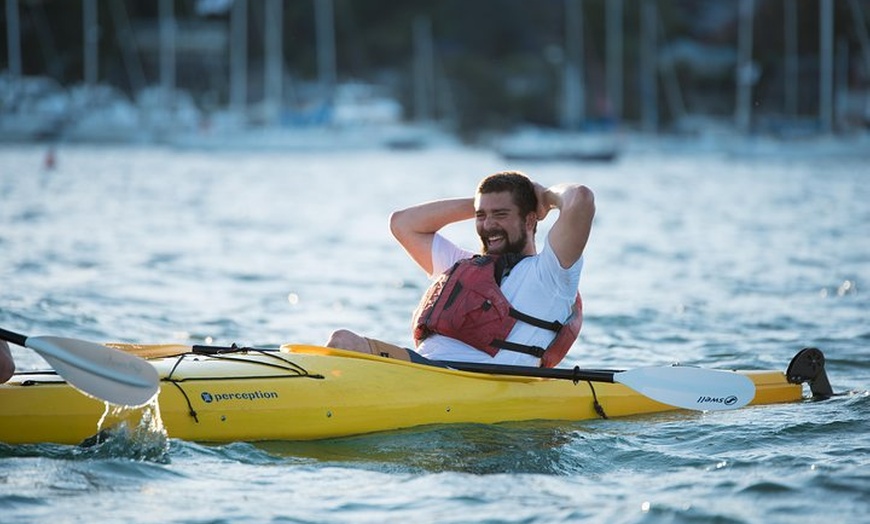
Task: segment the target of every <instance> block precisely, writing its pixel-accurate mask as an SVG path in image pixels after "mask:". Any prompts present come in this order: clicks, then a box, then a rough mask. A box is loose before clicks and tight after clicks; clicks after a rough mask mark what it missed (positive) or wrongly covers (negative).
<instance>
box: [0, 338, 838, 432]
mask: <svg viewBox="0 0 870 524" xmlns="http://www.w3.org/2000/svg"><path fill="white" fill-rule="evenodd" d="M815 351H818V350H815ZM818 353H819V354H821V352H818ZM796 358H797V357H796ZM149 362H151V363H152V364H153V365H154V366H155V367H156V368H157V370H158V372H159V374H160V377H161V382H160V392H159V394H158V397H157V399H158V407H159V412H160V416H161V418H162V421H163V426H164V428H165V430H166V432H167V434H168V436H169V437H171V438H178V439H183V440H191V441H202V442H232V441H256V440H313V439H325V438H334V437H343V436H350V435H358V434H364V433H372V432H378V431H390V430H397V429H402V428H409V427H414V426H420V425H426V424H451V423H454V424H455V423H485V424H491V423H499V422H509V421H512V422H513V421H527V420H564V421H579V420H586V419H594V418H600V417H602V416H606V417H611V418H612V417H624V416H630V415H639V414H648V413H658V412H663V411H670V410H674V409H675V408H674V407H673V406H669V405H666V404H662V403H659V402H656V401H654V400H651V399H649V398H647V397H645V396H642V395H640V394H639V393H637V392H635V391H634V390H632V389H630V388H628V387H627V386H624V385H621V384H613V383H604V382H584V381H581V382H578V383H576V384H575V383H574V382H572V381H571V380H560V379H548V378H537V377H516V376H505V375H490V374H481V373H473V372H465V371H456V370H452V369H446V368H440V367H433V366H427V365H421V364H416V363H410V362H402V361H397V360H392V359H385V358H382V357H376V356H371V355H364V354H360V353H354V352H348V351H342V350H337V349H331V348H322V347H317V346H301V345H287V346H284V347H282V348H281V350H280V351H276V350H272V351H262V350H252V351H237V352H232V353H228V354H218V355H201V354H194V353H185V354H182V355H178V356H173V357H164V358H156V359H153V360H149ZM794 362H795V361H793V362H792V366H790V368H789V371H788V372H787V373H783V372H782V371H737V373H740V374H743V375H745V376H747V377H748V378H749V379H751V380H752V382H753V383H754V384H755V386H756V394H755V397H754V399H753V400H752V402H751V404H774V403H784V402H794V401H798V400H801V399H802V398H804V393H803V386H802V385H801V383H800V382H806V381H809V380H813V379H815V378H816V377H815V376H812V377H810V376H807V372H804V371H805V370H798V371H801V372H800V373H798V372H797V371H793V370H792V368H793V367H794ZM811 371H814V369H811ZM823 372H824V371H823V367H822V374H823ZM825 380H827V379H826V377H825ZM813 393H814V394H815V393H816V392H815V391H813ZM0 399H2V400H0V442H6V443H9V444H22V443H36V442H56V443H63V444H78V443H80V442H82V441H83V440H85V439H87V438H88V437H91V436H92V435H94V434H96V433H98V432H99V430H101V429H106V426H107V425H109V424H111V423H112V422H114V421H115V419H117V420H129V421H130V422H132V423H134V424H135V423H137V421H138V419H139V418H141V417H142V413H143V410H145V409H153V408H149V407H145V408H136V409H127V410H124V411H123V412H122V413H121V414H116V415H114V417H110V419H109V420H108V421H107V422H106V423H105V424H104V425H103V427H98V423H99V421H100V419H101V417H103V414H104V413H105V412H107V410H106V405H105V404H104V403H103V402H101V401H98V400H95V399H92V398H89V397H86V396H85V395H82V394H81V393H79V392H78V391H76V390H75V389H73V388H72V387H71V386H69V385H68V384H67V383H65V382H63V380H62V379H60V378H59V377H58V376H57V375H55V374H51V373H48V372H46V373H23V374H18V375H15V377H13V379H12V380H11V381H10V382H8V383H7V384H3V385H0Z"/></svg>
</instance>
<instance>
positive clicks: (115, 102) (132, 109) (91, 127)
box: [60, 84, 151, 144]
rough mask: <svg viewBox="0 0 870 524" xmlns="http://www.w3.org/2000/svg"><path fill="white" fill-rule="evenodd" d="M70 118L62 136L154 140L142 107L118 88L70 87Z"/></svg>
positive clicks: (114, 140)
mask: <svg viewBox="0 0 870 524" xmlns="http://www.w3.org/2000/svg"><path fill="white" fill-rule="evenodd" d="M67 93H68V96H69V98H68V107H67V110H66V114H67V117H66V121H65V122H64V126H63V129H62V130H61V134H60V139H61V140H63V141H65V142H72V143H91V144H93V143H97V144H108V143H115V144H130V143H146V142H148V141H150V138H151V136H150V133H148V131H147V129H145V128H144V127H143V126H142V121H141V118H140V114H139V110H138V109H137V108H136V106H135V105H134V104H133V103H132V102H131V101H130V100H129V99H128V98H127V97H126V96H125V95H124V94H123V93H121V92H120V91H119V90H118V89H116V88H114V87H112V86H108V85H104V84H95V85H85V84H81V85H77V86H74V87H72V88H71V89H69V90H68V91H67Z"/></svg>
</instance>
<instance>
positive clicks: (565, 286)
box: [327, 171, 595, 367]
mask: <svg viewBox="0 0 870 524" xmlns="http://www.w3.org/2000/svg"><path fill="white" fill-rule="evenodd" d="M554 209H556V210H558V211H559V217H558V218H557V219H556V221H555V223H554V224H553V227H552V228H551V229H550V231H549V232H548V233H547V236H546V239H545V241H544V246H543V249H541V252H540V253H538V250H537V247H536V245H535V232H536V230H537V224H538V222H539V221H541V220H544V219H545V218H546V217H547V215H548V214H549V213H550V211H552V210H554ZM594 215H595V199H594V196H593V194H592V191H591V190H589V188H587V187H585V186H583V185H579V184H559V185H556V186H552V187H549V188H545V187H544V186H542V185H541V184H538V183H536V182H533V181H532V180H530V179H529V178H528V177H526V176H525V175H524V174H522V173H519V172H514V171H509V172H501V173H496V174H494V175H490V176H488V177H486V178H485V179H484V180H483V181H482V182H481V183H480V185H479V186H478V189H477V193H476V194H475V196H474V198H470V197H469V198H454V199H445V200H437V201H432V202H426V203H423V204H419V205H416V206H412V207H409V208H407V209H403V210H400V211H396V212H394V213H393V214H392V216H391V217H390V230H391V231H392V233H393V235H394V236H395V237H396V239H397V240H398V241H399V243H400V244H401V245H402V247H403V248H404V249H405V251H406V252H407V253H408V255H410V256H411V258H412V259H413V260H414V261H415V262H416V263H417V264H418V265H419V266H420V267H421V268H422V269H423V270H424V271H425V272H426V273H427V274H428V275H429V276H430V277H433V278H435V281H434V283H433V284H432V286H431V287H430V288H429V290H428V291H427V293H426V295H424V297H423V300H422V301H421V303H420V306H419V307H418V308H417V311H416V312H415V314H414V322H413V326H414V342H415V344H416V351H412V350H408V349H404V348H400V347H398V346H394V345H392V344H387V343H385V342H382V341H379V340H374V339H369V338H366V337H362V336H360V335H357V334H355V333H353V332H351V331H348V330H338V331H336V332H335V333H333V334H332V337H330V340H329V341H328V342H327V345H328V346H330V347H336V348H343V349H349V350H353V351H361V352H365V353H372V354H375V355H381V356H385V357H392V358H400V359H403V360H413V361H425V359H420V358H419V357H420V356H422V357H425V358H426V359H432V360H453V361H465V362H481V363H494V364H509V365H521V366H545V367H553V366H555V365H557V364H558V363H559V362H560V361H561V360H562V358H563V357H564V356H565V353H566V352H567V351H568V349H569V348H570V347H571V344H572V343H573V342H574V340H575V339H576V337H577V333H578V332H579V330H580V323H581V322H582V305H581V302H580V296H579V294H578V292H577V287H578V284H579V281H580V272H581V270H582V268H583V250H584V248H585V247H586V243H587V241H588V239H589V234H590V232H591V229H592V219H593V217H594ZM471 218H474V219H475V226H476V229H477V234H478V236H479V237H480V242H481V249H480V251H481V254H480V255H478V254H475V253H473V252H471V251H467V250H464V249H462V248H460V247H458V246H456V245H455V244H453V243H452V242H451V241H449V240H447V239H446V238H445V237H444V236H442V235H441V234H440V233H439V231H440V230H441V229H442V228H443V227H445V226H447V225H449V224H452V223H455V222H459V221H463V220H468V219H471Z"/></svg>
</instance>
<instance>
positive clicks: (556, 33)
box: [0, 0, 870, 160]
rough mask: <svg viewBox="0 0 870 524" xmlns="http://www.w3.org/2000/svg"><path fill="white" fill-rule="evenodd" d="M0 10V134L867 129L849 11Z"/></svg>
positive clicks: (82, 5) (551, 152)
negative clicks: (0, 39)
mask: <svg viewBox="0 0 870 524" xmlns="http://www.w3.org/2000/svg"><path fill="white" fill-rule="evenodd" d="M4 4H5V5H4V10H3V12H2V14H0V16H2V17H3V18H2V24H0V27H2V28H3V31H4V33H5V35H4V36H5V37H4V38H2V41H0V46H2V57H0V60H2V61H0V70H2V76H0V141H4V142H14V141H49V142H61V141H62V142H97V143H100V142H124V143H127V142H132V143H168V144H172V145H175V146H179V147H231V146H240V147H260V148H264V147H272V148H283V149H313V148H321V149H327V148H328V149H336V148H342V147H368V146H371V145H376V146H379V147H380V146H386V147H390V148H420V147H428V146H430V145H432V144H439V143H449V142H451V141H458V142H464V143H471V144H480V145H485V146H492V147H494V148H496V149H498V151H499V152H500V153H501V154H502V155H503V156H505V157H513V158H527V157H558V158H575V159H591V160H611V159H613V158H615V157H617V156H618V155H619V154H620V153H621V152H622V150H623V149H624V148H626V147H631V146H637V144H641V143H644V137H650V136H657V137H661V136H668V137H672V138H675V139H677V140H680V141H681V143H683V144H686V143H690V142H691V141H694V142H696V143H700V144H705V143H707V144H721V143H722V141H723V140H745V139H746V137H752V138H753V139H757V140H760V139H768V140H775V141H778V142H787V143H788V142H789V141H791V142H793V141H795V140H807V139H808V138H812V137H831V136H837V137H841V138H842V137H852V138H854V137H856V136H858V137H863V136H865V134H866V131H867V129H868V127H870V38H868V32H870V30H868V28H870V0H804V1H794V0H739V1H733V2H713V1H704V0H540V1H535V2H531V1H523V0H476V1H473V2H467V1H460V0H441V1H432V0H406V1H403V2H395V1H391V0H366V1H351V0H293V1H289V0H288V1H285V0H262V1H255V0H105V1H97V0H63V1H61V0H5V2H4ZM252 134H253V135H252ZM252 136H253V137H254V138H252ZM859 144H860V145H862V146H865V147H866V145H867V142H866V141H861V142H859Z"/></svg>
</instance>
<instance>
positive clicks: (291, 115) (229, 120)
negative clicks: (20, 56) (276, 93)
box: [170, 83, 453, 152]
mask: <svg viewBox="0 0 870 524" xmlns="http://www.w3.org/2000/svg"><path fill="white" fill-rule="evenodd" d="M264 113H265V112H264ZM257 114H259V113H258V112H257V111H252V112H249V113H247V114H243V113H239V112H233V111H230V110H224V111H218V112H214V113H211V114H209V115H206V116H205V117H203V119H202V121H201V125H199V126H198V127H197V128H196V129H195V130H191V131H187V132H182V133H178V134H176V135H174V136H173V137H171V138H170V143H171V144H172V145H174V146H175V147H178V148H181V149H206V150H237V151H238V150H253V151H303V152H304V151H342V150H358V149H380V148H387V149H421V148H425V147H430V146H433V145H446V144H452V143H453V139H452V136H451V135H449V134H448V133H446V132H443V131H441V130H440V129H438V128H437V127H434V126H432V127H430V126H425V125H418V124H410V123H407V122H404V121H403V120H402V108H401V105H400V104H399V103H398V102H397V101H396V100H395V99H393V98H391V97H389V96H387V95H384V94H382V93H380V91H379V90H378V88H377V87H376V86H372V85H369V84H360V83H348V84H341V85H339V86H337V88H336V95H335V97H334V101H333V103H331V104H326V103H319V104H310V105H309V106H306V107H305V109H300V110H297V111H285V112H283V113H282V115H281V118H280V121H278V122H275V121H270V120H269V119H266V118H262V117H261V118H256V117H252V116H251V115H257Z"/></svg>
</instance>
